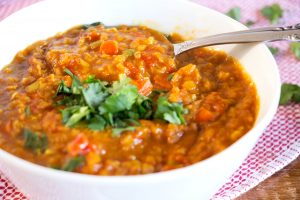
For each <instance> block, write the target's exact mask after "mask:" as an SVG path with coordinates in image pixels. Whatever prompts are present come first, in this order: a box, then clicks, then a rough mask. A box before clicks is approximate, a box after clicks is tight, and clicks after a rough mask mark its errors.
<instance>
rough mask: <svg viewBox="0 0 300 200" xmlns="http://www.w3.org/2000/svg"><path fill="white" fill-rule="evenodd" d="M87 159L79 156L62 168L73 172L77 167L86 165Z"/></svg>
mask: <svg viewBox="0 0 300 200" xmlns="http://www.w3.org/2000/svg"><path fill="white" fill-rule="evenodd" d="M84 162H85V158H84V156H77V157H74V158H71V159H70V160H69V161H68V162H67V164H66V165H65V166H64V167H63V168H62V170H64V171H68V172H73V171H74V170H75V169H76V168H77V167H80V166H82V165H83V164H84Z"/></svg>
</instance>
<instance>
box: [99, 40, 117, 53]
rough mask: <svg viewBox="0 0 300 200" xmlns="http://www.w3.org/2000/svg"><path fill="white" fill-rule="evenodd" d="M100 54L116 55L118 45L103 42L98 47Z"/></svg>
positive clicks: (112, 42) (112, 41)
mask: <svg viewBox="0 0 300 200" xmlns="http://www.w3.org/2000/svg"><path fill="white" fill-rule="evenodd" d="M100 52H101V53H104V54H108V55H116V54H118V52H119V45H118V43H117V42H116V41H114V40H107V41H104V42H103V43H102V44H101V46H100Z"/></svg>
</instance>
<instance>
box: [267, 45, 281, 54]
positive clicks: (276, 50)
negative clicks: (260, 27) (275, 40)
mask: <svg viewBox="0 0 300 200" xmlns="http://www.w3.org/2000/svg"><path fill="white" fill-rule="evenodd" d="M268 48H269V50H270V51H271V53H272V54H273V55H274V56H276V55H277V54H278V52H279V49H278V48H277V47H271V46H268Z"/></svg>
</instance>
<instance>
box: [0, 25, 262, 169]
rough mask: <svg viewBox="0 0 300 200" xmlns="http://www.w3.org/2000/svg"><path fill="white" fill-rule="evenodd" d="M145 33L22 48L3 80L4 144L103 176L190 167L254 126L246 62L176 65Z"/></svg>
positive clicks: (192, 57)
mask: <svg viewBox="0 0 300 200" xmlns="http://www.w3.org/2000/svg"><path fill="white" fill-rule="evenodd" d="M170 41H171V42H179V41H181V39H180V37H179V36H178V35H176V34H173V35H171V36H166V35H164V34H161V33H159V32H157V31H154V30H151V29H149V28H147V27H144V26H135V27H132V26H118V27H105V26H103V25H102V24H100V23H94V24H91V25H83V26H77V27H74V28H72V29H70V30H68V31H66V32H64V33H60V34H57V35H56V36H54V37H52V38H49V39H47V40H43V41H39V42H36V43H34V44H33V45H31V46H29V47H27V48H26V49H25V50H23V51H20V52H19V53H18V54H17V55H16V56H15V58H14V60H13V61H12V62H11V63H10V64H9V65H7V66H6V67H5V68H4V69H3V70H2V71H1V73H0V82H1V84H0V91H1V96H0V131H1V133H0V147H1V148H2V149H4V150H6V151H8V152H10V153H12V154H14V155H17V156H19V157H21V158H24V159H26V160H28V161H31V162H34V163H37V164H40V165H44V166H47V167H51V168H56V169H60V170H66V171H74V172H78V173H86V174H96V175H133V174H148V173H154V172H160V171H165V170H170V169H175V168H180V167H184V166H187V165H191V164H193V163H196V162H198V161H201V160H203V159H205V158H208V157H210V156H212V155H214V154H216V153H218V152H220V151H222V150H223V149H225V148H226V147H228V146H229V145H230V144H232V143H233V142H235V141H236V140H237V139H239V138H240V137H241V136H243V135H244V134H245V133H246V132H247V131H249V129H251V128H252V126H253V125H254V123H255V119H256V114H257V110H258V100H257V99H258V97H257V92H256V89H255V86H254V84H253V82H252V80H251V79H250V78H249V77H248V75H247V74H245V72H244V71H243V69H242V67H241V65H240V64H239V62H238V61H237V60H236V59H234V58H233V57H231V56H229V55H227V54H226V53H224V52H222V51H218V50H214V49H211V48H201V49H195V50H191V51H189V52H186V53H183V54H181V55H179V56H177V57H176V59H175V58H174V55H173V51H172V46H171V45H170Z"/></svg>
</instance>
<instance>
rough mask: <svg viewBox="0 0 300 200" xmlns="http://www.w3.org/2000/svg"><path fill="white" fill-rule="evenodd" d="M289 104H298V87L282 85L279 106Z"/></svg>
mask: <svg viewBox="0 0 300 200" xmlns="http://www.w3.org/2000/svg"><path fill="white" fill-rule="evenodd" d="M289 102H295V103H300V86H299V85H296V84H290V83H283V84H282V85H281V96H280V102H279V104H280V105H286V104H288V103H289Z"/></svg>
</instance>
